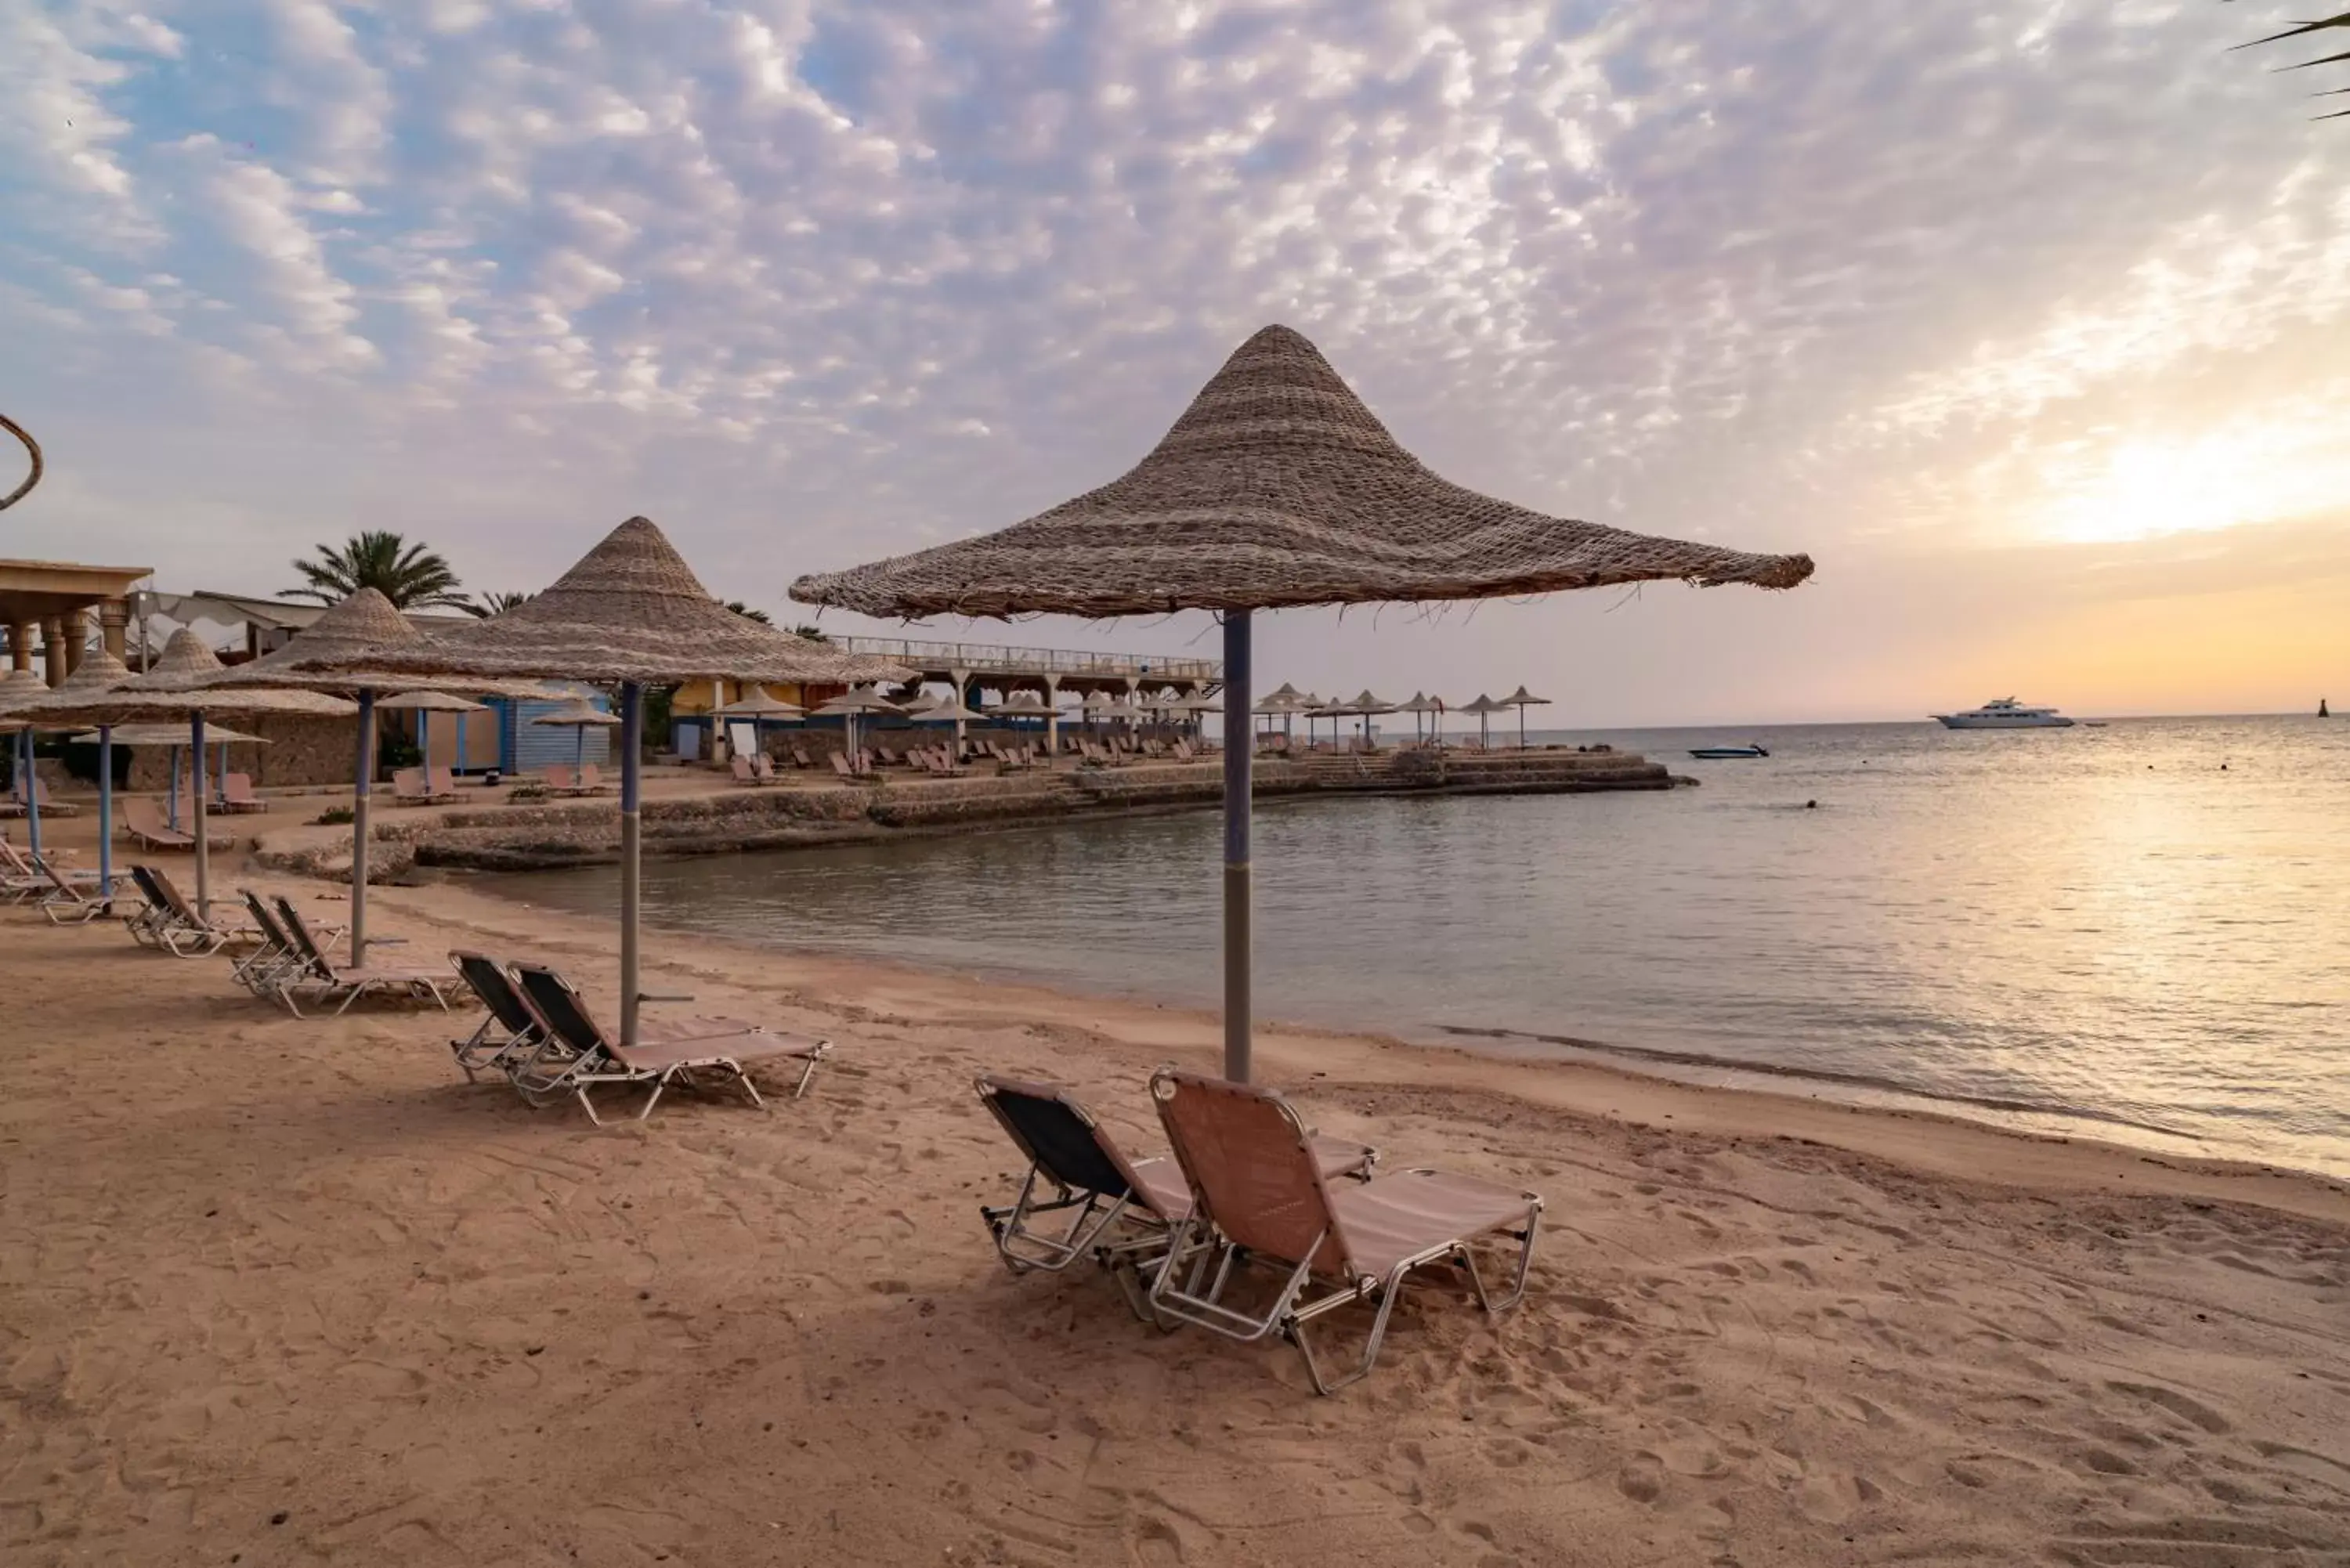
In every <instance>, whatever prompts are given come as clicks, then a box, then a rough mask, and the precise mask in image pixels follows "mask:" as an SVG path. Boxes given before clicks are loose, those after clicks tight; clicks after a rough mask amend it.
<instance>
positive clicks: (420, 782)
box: [391, 768, 424, 799]
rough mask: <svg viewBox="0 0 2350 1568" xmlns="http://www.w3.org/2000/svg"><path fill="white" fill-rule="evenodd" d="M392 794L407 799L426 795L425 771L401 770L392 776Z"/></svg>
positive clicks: (420, 769)
mask: <svg viewBox="0 0 2350 1568" xmlns="http://www.w3.org/2000/svg"><path fill="white" fill-rule="evenodd" d="M391 793H392V794H395V795H398V796H400V797H401V798H402V799H406V798H408V797H410V796H412V795H420V794H423V793H424V770H423V769H422V768H401V769H400V770H399V771H398V772H396V773H394V774H392V775H391Z"/></svg>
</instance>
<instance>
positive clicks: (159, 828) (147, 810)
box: [122, 794, 172, 838]
mask: <svg viewBox="0 0 2350 1568" xmlns="http://www.w3.org/2000/svg"><path fill="white" fill-rule="evenodd" d="M122 822H123V826H126V827H128V828H130V831H131V832H133V833H135V834H137V835H139V836H140V837H141V838H166V837H170V836H172V830H171V829H170V828H168V827H166V826H163V814H162V813H161V811H159V810H157V809H156V806H155V803H154V802H153V801H151V800H149V799H148V798H147V797H146V796H145V795H143V794H134V795H129V796H126V797H124V799H123V802H122Z"/></svg>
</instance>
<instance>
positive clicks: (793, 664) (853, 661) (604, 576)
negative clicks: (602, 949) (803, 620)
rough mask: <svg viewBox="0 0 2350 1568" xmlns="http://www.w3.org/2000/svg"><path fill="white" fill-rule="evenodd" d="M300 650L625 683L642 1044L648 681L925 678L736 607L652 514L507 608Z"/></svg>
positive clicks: (623, 782)
mask: <svg viewBox="0 0 2350 1568" xmlns="http://www.w3.org/2000/svg"><path fill="white" fill-rule="evenodd" d="M312 629H313V630H315V629H316V628H315V627H314V628H312ZM411 629H412V628H411ZM293 662H294V664H295V667H296V668H297V669H305V670H390V671H394V672H400V673H404V674H413V675H424V676H431V677H433V678H435V679H436V680H442V681H443V682H444V683H447V684H458V682H457V681H456V680H453V679H452V678H454V677H460V676H463V677H471V678H475V679H489V680H500V679H513V678H523V679H534V680H584V681H591V682H595V683H598V684H601V685H610V686H617V687H619V699H620V701H619V708H620V721H621V728H620V1033H621V1036H622V1038H623V1040H624V1041H626V1042H627V1043H629V1044H635V1043H636V1042H637V1041H638V1040H639V1037H640V1036H639V1032H638V1020H637V1012H638V1003H639V1001H640V1000H641V995H640V993H639V990H638V983H637V981H638V961H637V932H638V902H639V899H638V891H639V888H638V869H639V844H640V837H641V835H640V827H641V819H640V815H639V807H640V800H639V796H640V794H641V790H642V784H643V766H644V757H643V753H644V746H643V730H644V689H645V688H646V687H647V686H648V685H656V684H658V685H669V684H671V683H675V682H680V681H686V680H748V681H753V682H755V683H759V684H766V683H769V682H789V683H807V682H829V683H838V684H843V685H846V684H848V683H851V682H854V681H858V680H911V679H913V678H914V672H913V671H912V670H905V669H901V668H900V667H899V666H897V665H894V664H891V663H889V661H888V660H886V659H863V658H858V657H857V656H854V655H850V654H844V653H841V652H839V651H838V650H837V649H833V648H831V647H829V646H827V645H826V644H824V643H820V642H813V641H810V640H809V639H806V638H803V637H795V636H793V635H792V634H791V633H789V632H785V631H778V630H776V629H775V628H773V627H770V626H766V625H764V624H763V623H761V622H759V621H755V620H753V619H751V618H749V617H748V616H743V615H737V614H735V613H734V612H733V610H730V609H728V608H727V607H725V606H724V605H723V604H721V603H719V602H718V601H717V600H716V599H714V598H712V597H710V592H709V590H708V589H706V588H704V587H702V583H701V581H700V580H699V579H698V578H696V577H695V576H694V575H693V572H692V570H691V568H690V567H689V566H686V564H685V561H684V558H683V557H681V556H679V555H678V553H677V551H676V549H675V548H674V547H673V546H672V545H671V544H670V542H669V540H668V539H667V538H666V537H664V536H663V535H662V534H661V531H660V529H659V528H656V527H655V526H653V524H651V523H650V521H648V520H647V519H645V518H642V517H631V518H629V520H628V521H627V522H626V523H623V524H620V525H619V527H618V528H615V529H613V530H612V532H611V533H609V534H608V535H605V537H604V539H603V542H602V543H600V544H598V545H597V546H596V547H595V548H594V549H592V550H590V551H588V552H587V555H585V556H581V557H580V559H579V561H578V563H577V565H576V566H573V567H572V568H571V569H570V570H569V571H567V572H566V573H564V574H563V576H560V577H558V578H556V581H555V584H554V586H553V587H549V588H547V589H546V591H545V592H543V593H540V594H538V595H536V597H532V598H530V599H528V600H525V602H524V603H522V604H520V605H517V606H516V607H514V608H513V609H510V610H508V611H506V612H505V613H504V615H498V616H492V617H490V618H488V619H486V620H479V621H474V622H473V623H471V624H469V625H465V626H461V627H452V628H449V629H447V630H444V631H436V632H434V633H432V635H430V636H428V637H422V638H420V639H416V640H414V641H407V640H402V641H400V642H398V643H394V644H380V645H378V646H376V647H373V648H362V649H350V650H348V651H341V652H337V653H332V654H327V655H323V656H316V657H305V658H302V659H296V660H294V661H293ZM466 684H468V685H470V682H467V683H466Z"/></svg>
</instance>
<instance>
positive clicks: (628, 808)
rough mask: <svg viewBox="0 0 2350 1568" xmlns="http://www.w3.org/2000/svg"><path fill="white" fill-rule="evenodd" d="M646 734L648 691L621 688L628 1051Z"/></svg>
mask: <svg viewBox="0 0 2350 1568" xmlns="http://www.w3.org/2000/svg"><path fill="white" fill-rule="evenodd" d="M644 732H645V689H644V688H643V687H642V686H640V685H639V684H638V683H637V682H635V681H633V680H624V681H622V682H621V683H620V1044H622V1045H624V1046H625V1045H634V1044H636V1043H637V1040H638V1034H637V1007H638V1003H639V1002H640V1001H641V1000H642V997H641V995H640V994H639V992H640V987H639V984H638V955H637V911H638V903H639V899H640V898H641V897H642V884H641V882H640V880H639V865H638V854H639V844H640V839H639V827H640V820H639V811H640V809H641V805H640V800H639V794H640V792H641V790H642V788H643V780H642V778H641V776H640V774H641V772H642V769H643V767H644V761H643V753H644V749H645V748H644Z"/></svg>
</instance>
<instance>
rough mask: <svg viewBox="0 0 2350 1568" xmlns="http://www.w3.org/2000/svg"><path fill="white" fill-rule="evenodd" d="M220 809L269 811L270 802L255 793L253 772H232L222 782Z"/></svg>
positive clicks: (242, 811) (229, 810)
mask: <svg viewBox="0 0 2350 1568" xmlns="http://www.w3.org/2000/svg"><path fill="white" fill-rule="evenodd" d="M220 809H221V810H223V811H227V812H236V813H240V814H242V813H246V812H255V811H267V810H268V809H269V803H268V802H267V801H265V800H264V799H262V798H261V797H260V796H259V795H257V794H254V793H253V775H252V774H229V775H228V777H227V778H226V779H225V780H224V781H223V782H222V785H221V797H220Z"/></svg>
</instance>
